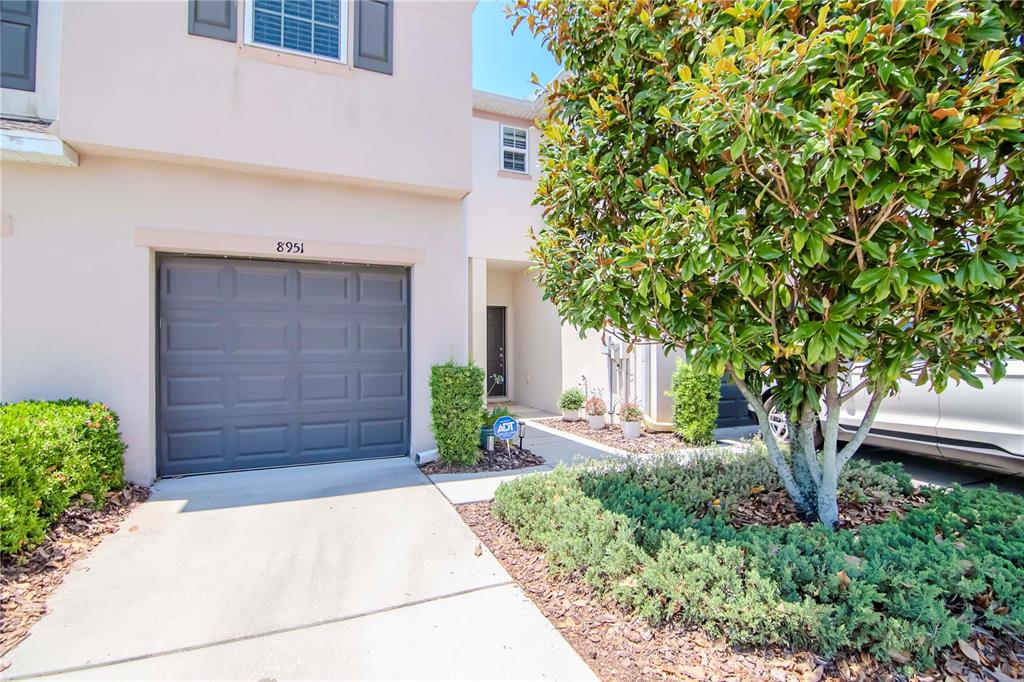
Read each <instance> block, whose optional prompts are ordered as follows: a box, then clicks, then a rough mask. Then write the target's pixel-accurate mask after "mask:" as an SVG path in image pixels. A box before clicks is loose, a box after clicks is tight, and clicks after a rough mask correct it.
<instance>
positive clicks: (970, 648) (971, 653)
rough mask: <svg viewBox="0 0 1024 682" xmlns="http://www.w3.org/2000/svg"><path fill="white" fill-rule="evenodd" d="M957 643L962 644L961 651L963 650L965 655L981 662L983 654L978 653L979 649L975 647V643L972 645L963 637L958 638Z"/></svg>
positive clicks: (976, 661)
mask: <svg viewBox="0 0 1024 682" xmlns="http://www.w3.org/2000/svg"><path fill="white" fill-rule="evenodd" d="M957 644H959V645H960V651H962V652H963V654H964V656H966V657H967V658H969V659H971V660H972V661H974V662H975V663H978V664H980V663H981V655H980V654H979V653H978V650H977V649H975V648H974V645H972V644H971V643H970V642H965V641H964V640H962V639H958V640H957Z"/></svg>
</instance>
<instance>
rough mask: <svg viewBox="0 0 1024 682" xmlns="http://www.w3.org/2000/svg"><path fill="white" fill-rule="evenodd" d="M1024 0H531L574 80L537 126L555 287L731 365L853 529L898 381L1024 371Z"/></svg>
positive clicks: (938, 381) (825, 509)
mask: <svg viewBox="0 0 1024 682" xmlns="http://www.w3.org/2000/svg"><path fill="white" fill-rule="evenodd" d="M1022 7H1024V6H1019V5H1016V4H1014V3H1009V2H1005V3H1003V2H998V1H996V0H874V1H872V0H846V1H844V2H838V3H836V4H834V5H833V4H829V3H824V2H819V1H817V0H718V1H717V2H716V1H712V0H640V1H638V2H637V1H635V0H593V1H580V0H519V3H518V4H517V5H514V6H512V7H511V8H510V9H509V12H510V14H512V15H513V16H514V17H515V18H516V25H517V26H518V25H519V23H520V22H522V21H525V22H527V24H528V26H529V27H530V29H531V30H532V31H533V32H534V33H535V34H537V35H539V36H541V37H542V38H543V40H544V41H545V43H546V45H547V46H548V48H549V49H550V50H551V52H552V53H553V54H554V55H555V57H556V58H557V59H558V60H559V61H560V62H561V64H562V65H563V67H564V69H565V71H564V73H563V77H561V78H559V79H557V80H556V81H554V82H553V83H551V84H550V85H549V86H548V89H547V93H546V96H547V98H548V102H549V111H548V116H547V118H546V119H545V120H543V121H541V122H540V123H539V126H540V128H541V130H542V132H543V142H542V164H543V173H542V177H541V179H540V182H539V186H538V190H537V199H536V201H537V202H538V203H539V204H540V205H541V206H542V207H543V209H544V219H545V227H544V228H543V229H541V230H540V231H539V233H537V234H535V235H534V239H535V245H534V249H533V254H532V256H533V259H534V261H535V263H536V264H537V266H538V267H537V271H538V273H539V274H538V277H539V281H540V283H541V285H542V286H543V288H544V292H545V296H546V297H547V298H548V299H550V300H551V301H552V302H553V303H554V304H555V305H556V306H557V308H558V311H559V313H560V315H561V316H562V317H563V318H564V319H565V320H567V321H569V322H571V323H572V324H574V325H576V326H578V327H580V328H581V329H610V330H612V331H614V333H616V334H618V335H620V336H621V337H623V338H624V339H626V340H627V341H640V340H655V341H657V342H658V343H660V344H662V345H663V346H664V347H666V348H677V349H686V351H687V352H688V354H689V357H690V359H691V361H692V362H693V363H694V364H695V365H697V366H698V367H703V368H705V369H707V370H709V371H713V372H716V373H723V372H725V371H728V373H729V374H730V375H731V379H732V381H734V382H735V383H736V385H737V386H738V387H739V389H740V391H742V393H743V395H744V396H745V397H746V399H747V400H748V401H749V403H750V404H751V406H752V407H753V409H754V411H755V412H756V413H757V418H758V422H759V424H760V430H761V433H762V434H763V436H764V439H765V441H766V443H767V445H768V452H769V455H770V457H771V460H772V462H773V464H774V466H775V468H776V469H777V471H778V474H779V477H780V478H781V480H782V483H783V484H784V485H785V488H786V490H787V491H788V493H789V495H790V496H791V497H792V498H793V501H794V503H795V504H796V506H797V508H798V510H799V511H800V512H801V514H802V515H803V516H804V517H805V518H817V519H820V520H821V521H822V522H823V523H825V524H826V525H827V526H829V527H835V525H836V524H837V522H838V509H837V505H836V487H837V481H838V478H839V475H840V473H841V471H842V469H843V466H844V465H845V464H846V462H847V461H848V460H849V459H850V457H852V456H853V454H854V453H855V452H856V450H857V448H858V447H859V446H860V444H861V443H862V442H863V441H864V438H865V436H866V435H867V433H868V430H869V427H870V426H871V422H872V421H873V419H874V418H875V415H876V414H877V412H878V409H879V405H880V404H881V403H882V401H883V400H884V399H885V398H886V397H887V396H890V395H893V393H894V392H895V391H897V390H898V382H899V381H900V380H901V379H906V380H912V381H915V382H917V383H918V384H922V385H929V386H930V387H931V388H932V389H934V390H935V391H942V390H943V389H944V388H945V387H946V385H947V384H948V382H949V381H950V380H951V379H952V380H953V381H956V382H961V381H963V382H967V383H968V384H971V385H974V386H980V385H981V382H980V380H979V379H978V378H977V377H976V376H975V372H976V371H979V369H978V368H983V370H981V371H986V372H988V374H989V375H990V376H991V378H992V380H994V381H998V380H999V379H1000V378H1001V377H1002V376H1003V375H1004V373H1005V372H1006V363H1007V361H1008V359H1010V358H1021V357H1024V354H1022V348H1024V315H1022V309H1021V300H1022V295H1024V209H1022V207H1021V202H1022V196H1021V195H1022V192H1021V189H1022V184H1024V144H1022V143H1024V132H1022V130H1021V128H1022V121H1024V104H1022V100H1024V87H1022V74H1024V64H1022V61H1021V60H1022V55H1024V50H1022V44H1021V34H1022V23H1024V22H1022V13H1024V9H1022ZM855 369H856V371H853V370H855ZM851 377H852V378H851ZM766 391H770V395H771V400H772V401H773V403H774V406H775V407H777V408H778V409H780V410H782V411H783V413H784V414H786V415H788V418H789V420H790V427H791V428H790V429H789V435H788V437H787V439H788V443H778V442H777V441H776V439H775V437H774V436H773V434H772V431H771V429H770V427H769V421H768V418H769V415H768V409H767V408H766V406H765V400H764V399H763V397H764V396H765V392H766ZM860 391H866V392H867V393H868V394H869V395H870V399H869V401H868V408H867V410H866V414H865V415H864V418H863V422H862V423H861V424H860V427H859V428H858V429H857V430H856V432H855V434H854V435H853V436H852V438H851V439H850V440H849V442H848V443H846V444H845V445H842V444H841V443H839V442H838V438H837V436H838V419H839V414H840V406H841V405H842V404H843V403H845V402H846V401H848V400H850V399H851V398H852V397H853V396H854V395H856V394H857V393H858V392H860ZM819 424H820V430H821V436H822V438H820V439H819V438H817V437H816V436H817V435H818V429H819ZM819 442H820V443H821V444H820V447H819V445H818V443H819ZM787 445H788V452H789V453H790V454H789V455H788V456H787V454H786V450H787V448H786V447H780V446H787Z"/></svg>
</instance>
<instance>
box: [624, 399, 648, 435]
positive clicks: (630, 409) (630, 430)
mask: <svg viewBox="0 0 1024 682" xmlns="http://www.w3.org/2000/svg"><path fill="white" fill-rule="evenodd" d="M643 418H644V411H643V409H642V408H641V407H640V405H638V404H637V403H632V402H629V401H628V400H627V401H625V402H624V403H622V404H621V405H619V419H620V420H622V436H623V437H624V438H627V439H633V438H639V437H640V432H641V431H642V430H643V425H642V423H641V422H642V421H643Z"/></svg>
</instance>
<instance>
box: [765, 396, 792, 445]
mask: <svg viewBox="0 0 1024 682" xmlns="http://www.w3.org/2000/svg"><path fill="white" fill-rule="evenodd" d="M764 406H765V407H766V408H767V409H768V428H769V429H771V431H772V435H773V436H775V440H776V442H778V443H787V442H789V420H787V419H786V415H785V414H784V413H783V412H782V410H779V409H778V408H776V407H775V401H774V400H772V399H771V398H768V400H766V401H765V404H764Z"/></svg>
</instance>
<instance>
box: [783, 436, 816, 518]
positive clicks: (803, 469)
mask: <svg viewBox="0 0 1024 682" xmlns="http://www.w3.org/2000/svg"><path fill="white" fill-rule="evenodd" d="M801 436H802V434H801V426H800V423H799V422H797V423H793V422H792V421H790V424H789V452H790V458H791V459H792V461H793V464H792V466H793V480H794V481H796V485H797V487H798V488H799V489H800V492H801V493H802V495H803V499H802V500H798V499H794V500H793V504H794V505H795V506H796V514H797V516H799V517H800V518H801V519H802V520H804V521H813V520H814V519H815V518H816V517H817V503H816V501H817V495H818V483H817V481H815V479H814V474H813V473H812V471H811V465H810V463H809V461H808V457H807V453H806V452H805V443H804V439H803V438H802V437H801ZM811 456H812V457H817V453H815V452H813V451H812V452H811Z"/></svg>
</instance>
